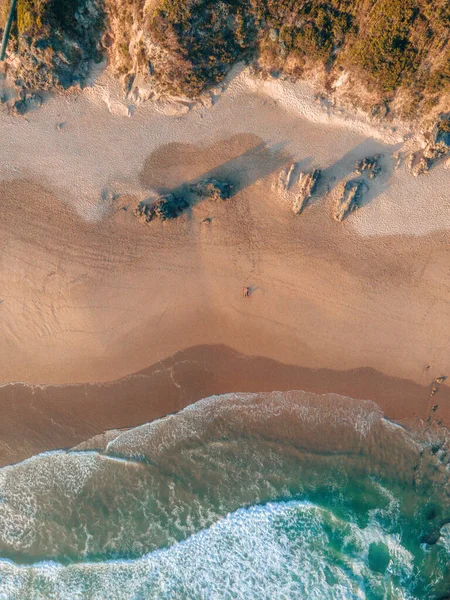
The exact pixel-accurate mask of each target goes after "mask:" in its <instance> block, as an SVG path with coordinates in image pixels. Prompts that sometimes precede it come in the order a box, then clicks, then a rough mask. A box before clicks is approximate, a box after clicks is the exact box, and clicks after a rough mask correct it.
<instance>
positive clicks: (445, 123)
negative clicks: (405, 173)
mask: <svg viewBox="0 0 450 600" xmlns="http://www.w3.org/2000/svg"><path fill="white" fill-rule="evenodd" d="M425 139H426V144H425V147H424V148H423V149H422V150H420V151H418V152H415V153H411V155H410V160H409V169H410V171H411V174H412V175H414V177H418V176H419V175H422V174H423V173H426V172H427V171H429V170H430V169H431V167H432V166H433V163H434V162H435V161H436V160H439V159H441V158H444V157H445V156H448V155H449V154H450V113H447V114H444V115H440V117H439V119H438V120H437V122H436V123H435V124H434V126H433V128H432V129H431V131H429V132H428V133H426V134H425Z"/></svg>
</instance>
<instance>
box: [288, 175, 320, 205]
mask: <svg viewBox="0 0 450 600" xmlns="http://www.w3.org/2000/svg"><path fill="white" fill-rule="evenodd" d="M320 176H321V172H320V169H314V170H313V171H312V172H311V173H300V174H299V177H298V181H297V183H296V190H298V195H297V197H296V198H295V199H294V201H293V203H292V212H293V213H294V214H296V215H301V214H302V212H303V211H304V210H305V208H306V206H307V205H308V202H309V200H310V198H311V196H312V194H313V193H314V192H315V190H316V188H317V183H318V181H319V179H320Z"/></svg>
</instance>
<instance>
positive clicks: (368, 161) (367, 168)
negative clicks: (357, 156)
mask: <svg viewBox="0 0 450 600" xmlns="http://www.w3.org/2000/svg"><path fill="white" fill-rule="evenodd" d="M380 158H381V155H380V154H375V155H374V156H366V157H365V158H363V159H362V160H359V161H358V162H357V163H356V164H355V172H356V173H358V175H362V174H363V173H367V175H368V177H369V178H370V179H374V178H375V177H376V176H377V175H378V174H379V173H380V172H381V167H380Z"/></svg>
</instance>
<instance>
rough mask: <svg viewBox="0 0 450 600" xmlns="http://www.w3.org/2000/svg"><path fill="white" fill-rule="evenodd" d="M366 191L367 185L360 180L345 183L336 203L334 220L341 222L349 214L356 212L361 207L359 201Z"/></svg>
mask: <svg viewBox="0 0 450 600" xmlns="http://www.w3.org/2000/svg"><path fill="white" fill-rule="evenodd" d="M368 189H369V188H368V186H367V184H366V183H365V182H364V181H362V180H357V179H352V180H350V181H347V183H345V184H344V186H343V188H342V193H341V195H340V196H339V198H338V201H337V203H336V209H335V213H334V218H335V220H336V221H339V222H342V221H343V220H344V219H346V218H347V217H348V215H349V214H351V213H352V212H354V211H355V210H357V209H358V208H359V207H360V206H361V199H362V197H363V195H364V193H365V192H366V191H367V190H368Z"/></svg>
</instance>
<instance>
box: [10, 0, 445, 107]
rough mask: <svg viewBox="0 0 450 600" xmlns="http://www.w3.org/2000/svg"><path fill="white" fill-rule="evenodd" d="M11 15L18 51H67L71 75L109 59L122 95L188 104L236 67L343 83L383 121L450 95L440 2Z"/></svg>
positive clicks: (112, 2) (45, 1) (86, 2)
mask: <svg viewBox="0 0 450 600" xmlns="http://www.w3.org/2000/svg"><path fill="white" fill-rule="evenodd" d="M0 3H1V4H0V9H2V10H3V12H5V10H4V8H5V5H6V4H7V3H5V0H0ZM17 11H18V19H17V36H16V42H15V43H16V46H17V45H18V46H19V50H20V43H21V41H22V43H23V40H24V39H26V40H28V42H27V43H28V45H30V39H31V40H32V42H33V43H34V45H38V46H39V45H41V46H42V45H44V46H46V47H51V48H54V49H55V51H57V52H60V51H61V46H64V48H62V50H63V56H62V62H66V64H69V65H70V64H73V63H76V65H77V68H78V67H79V66H80V63H83V61H86V60H88V59H90V58H98V53H99V51H102V52H104V53H108V55H109V59H110V63H111V68H112V69H113V71H115V72H116V73H117V74H118V75H120V76H123V77H124V80H125V84H126V87H128V89H129V88H130V87H131V86H132V83H133V80H134V78H135V77H136V76H137V75H139V76H141V77H144V79H148V80H150V81H152V82H153V83H154V84H155V87H156V88H157V89H158V91H159V92H165V93H170V94H178V95H180V94H183V95H187V96H191V97H195V96H198V95H200V94H201V93H202V92H204V91H205V90H206V89H207V88H208V87H210V86H212V85H215V84H217V83H219V82H220V81H222V80H223V78H224V77H225V75H226V73H227V72H228V71H229V69H230V68H231V67H232V65H234V64H235V63H237V62H238V61H241V60H244V61H248V62H252V64H253V65H254V67H255V69H256V70H257V71H259V72H260V73H261V74H262V75H263V76H269V75H271V76H287V77H294V78H296V77H305V76H310V75H311V73H313V74H314V75H315V76H316V78H317V76H318V75H320V79H321V81H322V83H323V84H324V87H325V88H326V89H328V90H330V89H332V88H333V85H334V83H335V82H336V81H337V80H339V78H342V74H343V73H345V74H347V75H349V76H351V78H352V81H353V82H354V81H357V82H358V83H361V84H362V85H363V86H364V89H365V90H368V92H369V97H370V101H373V104H374V105H377V106H378V109H377V110H378V113H380V114H381V116H384V115H385V114H386V112H387V110H388V108H389V106H390V105H391V106H394V105H395V99H396V98H400V100H401V101H399V102H397V104H399V105H400V106H397V108H400V109H401V110H400V111H399V112H402V111H403V113H405V115H406V116H413V115H415V114H419V113H420V112H422V113H426V112H427V111H429V110H431V109H433V107H436V106H438V105H440V102H441V99H442V98H447V99H448V96H449V90H450V48H449V38H450V5H449V4H448V2H447V0H354V1H353V0H218V1H214V2H213V1H211V0H151V1H147V2H145V1H144V0H18V7H17ZM0 12H1V10H0ZM102 36H103V37H102ZM100 38H102V43H100ZM68 41H70V44H69V43H68ZM69 46H70V47H71V51H70V52H69V50H68V47H69ZM60 59H61V56H60ZM39 60H42V58H40V59H39ZM38 62H39V61H38ZM78 79H79V78H78ZM361 101H362V100H361ZM380 107H381V109H380ZM447 110H448V108H447Z"/></svg>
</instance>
